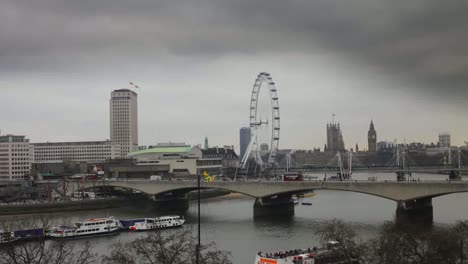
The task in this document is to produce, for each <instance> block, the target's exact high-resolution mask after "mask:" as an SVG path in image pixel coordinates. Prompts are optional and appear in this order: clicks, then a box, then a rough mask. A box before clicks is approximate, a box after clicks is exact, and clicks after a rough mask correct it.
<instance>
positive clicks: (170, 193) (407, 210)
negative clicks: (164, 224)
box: [67, 180, 468, 223]
mask: <svg viewBox="0 0 468 264" xmlns="http://www.w3.org/2000/svg"><path fill="white" fill-rule="evenodd" d="M67 185H68V188H67V189H68V192H69V193H71V192H74V191H77V190H84V189H89V188H100V187H111V188H116V187H118V188H125V189H132V190H137V191H141V192H143V193H146V194H147V195H150V196H153V197H155V200H156V201H160V202H171V201H177V200H178V201H180V200H185V201H186V194H187V193H188V192H191V191H195V190H197V189H198V187H197V182H196V181H147V180H114V181H69V182H68V183H67ZM201 189H215V190H223V191H228V192H233V193H241V194H244V195H246V196H250V197H252V198H255V204H254V216H264V215H272V214H273V215H276V214H294V204H293V202H292V195H294V194H298V193H304V192H307V191H313V190H337V191H349V192H357V193H363V194H368V195H372V196H377V197H381V198H385V199H389V200H392V201H395V202H396V203H397V211H396V218H397V220H399V221H415V222H425V223H432V221H433V210H432V198H434V197H438V196H442V195H447V194H453V193H462V192H468V182H463V181H421V182H396V181H395V182H393V181H392V182H390V181H388V182H371V181H303V182H276V181H235V182H222V181H220V182H202V183H201Z"/></svg>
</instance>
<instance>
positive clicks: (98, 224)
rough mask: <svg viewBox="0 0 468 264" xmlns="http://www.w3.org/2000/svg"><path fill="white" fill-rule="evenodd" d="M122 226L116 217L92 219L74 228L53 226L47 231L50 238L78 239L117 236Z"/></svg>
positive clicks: (76, 224)
mask: <svg viewBox="0 0 468 264" xmlns="http://www.w3.org/2000/svg"><path fill="white" fill-rule="evenodd" d="M121 227H122V225H121V224H120V221H118V220H116V219H115V218H114V217H105V218H90V219H88V220H86V221H83V222H77V223H75V224H74V225H72V226H64V225H60V226H53V227H51V228H50V229H48V230H47V231H46V236H47V237H50V238H78V237H86V236H103V235H111V234H116V233H117V232H118V231H119V230H120V229H121Z"/></svg>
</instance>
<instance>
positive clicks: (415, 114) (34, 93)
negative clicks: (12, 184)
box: [0, 0, 468, 148]
mask: <svg viewBox="0 0 468 264" xmlns="http://www.w3.org/2000/svg"><path fill="white" fill-rule="evenodd" d="M467 14H468V2H467V1H461V0H445V1H441V0H425V1H423V0H411V1H407V0H350V1H349V0H347V1H345V0H289V1H284V0H235V1H232V0H186V1H179V0H131V1H130V0H80V1H73V0H0V92H1V95H0V113H1V115H0V129H2V133H14V134H26V135H27V136H28V137H29V138H31V140H32V141H33V142H41V141H64V140H67V141H68V140H104V139H108V138H109V98H110V92H111V91H112V90H113V89H118V88H125V87H128V86H127V83H128V82H129V81H133V82H135V83H137V84H138V85H140V86H141V89H140V90H138V91H137V92H138V94H139V99H138V100H139V102H138V103H139V113H140V115H139V129H140V144H141V145H147V144H155V143H157V142H163V141H174V142H179V141H182V142H183V141H185V142H187V143H190V144H199V143H202V141H203V139H204V137H205V136H208V138H209V140H210V144H211V145H224V144H228V145H236V146H237V145H238V144H239V143H238V141H239V139H238V138H239V128H240V127H241V126H247V125H248V122H249V120H248V117H249V101H250V93H251V89H252V85H253V83H254V80H255V78H256V76H257V74H258V73H259V72H262V71H266V72H270V73H271V74H272V77H273V80H274V81H275V82H276V86H277V88H278V94H279V102H280V107H281V121H282V124H281V126H282V127H281V129H282V130H281V133H282V134H281V141H280V147H281V148H312V147H322V148H323V145H324V143H325V141H326V134H325V127H326V123H327V122H328V121H330V120H331V114H332V113H335V114H336V119H337V120H338V121H339V122H340V123H341V127H342V129H343V135H344V139H345V143H346V146H347V147H348V148H350V147H353V146H354V144H356V143H359V144H360V146H364V147H367V143H366V142H367V130H368V128H369V123H370V120H371V119H373V120H374V123H375V126H376V129H377V133H378V139H379V140H391V141H393V140H394V139H398V141H399V142H403V141H404V140H405V139H406V141H407V142H411V141H423V142H432V141H434V142H436V141H437V135H438V134H439V133H440V132H450V133H451V134H452V141H453V143H454V144H457V145H460V144H463V142H464V140H468V135H467V131H468V123H467V118H466V114H467V113H468V104H467V100H468V87H467V84H468V82H467V81H468V34H467V32H468V15H467Z"/></svg>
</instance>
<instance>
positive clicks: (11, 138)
mask: <svg viewBox="0 0 468 264" xmlns="http://www.w3.org/2000/svg"><path fill="white" fill-rule="evenodd" d="M30 171H31V149H30V144H29V139H26V137H25V136H18V135H3V136H0V180H21V179H26V178H29V174H30Z"/></svg>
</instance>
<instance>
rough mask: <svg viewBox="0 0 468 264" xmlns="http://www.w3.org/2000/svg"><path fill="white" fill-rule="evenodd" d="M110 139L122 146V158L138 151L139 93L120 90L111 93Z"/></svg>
mask: <svg viewBox="0 0 468 264" xmlns="http://www.w3.org/2000/svg"><path fill="white" fill-rule="evenodd" d="M110 139H111V141H112V142H113V143H115V144H117V145H120V146H121V152H122V157H125V156H126V155H127V154H128V153H130V152H133V151H136V150H138V100H137V93H135V92H134V91H131V90H129V89H119V90H115V91H113V92H112V93H111V99H110Z"/></svg>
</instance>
